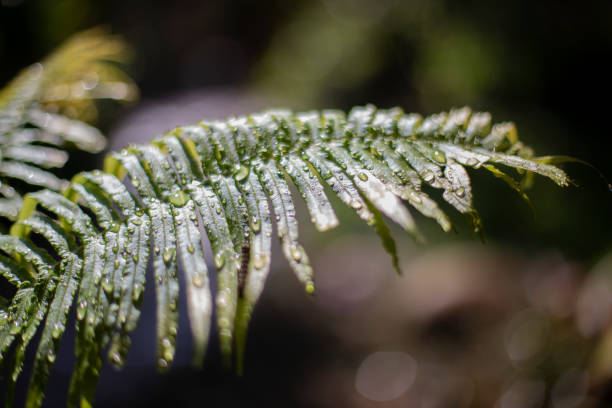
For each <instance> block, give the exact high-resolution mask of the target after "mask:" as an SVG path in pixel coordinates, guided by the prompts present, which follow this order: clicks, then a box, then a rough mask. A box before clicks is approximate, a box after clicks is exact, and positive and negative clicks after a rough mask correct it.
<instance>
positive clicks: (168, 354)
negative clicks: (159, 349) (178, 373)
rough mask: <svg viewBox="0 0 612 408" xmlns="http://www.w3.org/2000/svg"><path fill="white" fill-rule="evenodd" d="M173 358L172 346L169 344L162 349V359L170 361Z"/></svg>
mask: <svg viewBox="0 0 612 408" xmlns="http://www.w3.org/2000/svg"><path fill="white" fill-rule="evenodd" d="M173 358H174V347H172V346H169V347H167V348H166V349H165V350H164V360H166V361H172V359H173Z"/></svg>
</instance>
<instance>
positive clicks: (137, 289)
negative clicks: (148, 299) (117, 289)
mask: <svg viewBox="0 0 612 408" xmlns="http://www.w3.org/2000/svg"><path fill="white" fill-rule="evenodd" d="M143 292H144V287H143V286H142V285H141V284H139V283H137V284H135V285H134V291H133V292H132V301H134V302H140V300H142V294H143Z"/></svg>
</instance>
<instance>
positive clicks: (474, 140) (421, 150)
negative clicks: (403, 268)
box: [0, 37, 569, 407]
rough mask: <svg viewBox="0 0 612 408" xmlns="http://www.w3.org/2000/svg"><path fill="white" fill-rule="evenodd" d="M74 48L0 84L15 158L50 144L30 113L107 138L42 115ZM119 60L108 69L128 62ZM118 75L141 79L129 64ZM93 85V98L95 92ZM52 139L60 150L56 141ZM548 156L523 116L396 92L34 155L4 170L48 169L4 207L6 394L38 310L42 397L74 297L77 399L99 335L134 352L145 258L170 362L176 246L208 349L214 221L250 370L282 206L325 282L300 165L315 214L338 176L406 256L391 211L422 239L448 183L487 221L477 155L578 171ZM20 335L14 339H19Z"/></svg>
mask: <svg viewBox="0 0 612 408" xmlns="http://www.w3.org/2000/svg"><path fill="white" fill-rule="evenodd" d="M85 38H87V37H85ZM74 53H75V51H74V50H71V51H70V52H66V53H65V54H64V58H61V57H60V56H61V55H62V53H61V52H60V54H58V56H56V57H51V59H50V60H49V62H45V63H43V64H42V67H44V70H43V71H42V74H41V73H40V72H38V73H37V71H40V70H41V68H40V66H35V67H33V68H30V69H28V70H26V71H24V73H23V74H21V76H20V77H19V78H18V79H17V80H16V81H15V82H13V83H12V84H11V85H10V86H9V88H7V90H5V91H3V93H2V94H1V97H0V115H2V118H8V119H6V120H3V121H2V125H1V126H2V127H0V137H1V138H2V139H0V140H1V141H2V145H1V147H0V148H1V149H2V153H3V155H2V162H0V168H1V169H6V168H7V166H6V163H8V161H7V160H5V158H9V157H10V158H11V161H10V163H14V164H13V165H14V166H15V165H19V166H25V164H23V163H22V161H24V159H26V158H25V157H23V156H17V155H15V154H13V155H12V156H10V155H7V154H6V152H7V151H9V152H10V151H11V150H10V148H11V146H13V145H16V144H17V145H25V146H26V147H28V148H29V153H30V154H29V155H28V157H27V159H28V160H30V161H32V160H38V159H40V158H42V157H43V156H44V155H43V154H42V152H43V151H42V150H41V148H39V147H37V146H35V145H32V144H31V143H29V142H27V143H24V142H22V140H24V139H23V138H22V134H24V133H26V132H28V131H30V129H35V130H36V129H39V130H40V132H36V133H40V134H43V135H46V134H52V135H56V136H57V137H59V139H58V140H59V141H60V142H58V143H56V144H57V145H59V146H62V145H63V142H64V141H72V142H75V144H76V145H77V147H81V148H85V149H88V150H99V148H100V147H101V144H100V136H99V134H98V132H97V131H96V130H94V129H93V128H91V127H83V126H84V125H83V124H82V123H81V122H66V123H70V124H71V126H69V127H68V128H74V127H77V128H79V129H85V131H83V132H81V133H79V135H84V137H85V139H84V140H86V141H87V143H79V142H77V141H76V140H75V139H74V137H72V138H71V133H70V132H58V131H57V128H55V127H54V126H53V125H52V124H53V123H56V122H54V121H60V122H61V121H67V120H68V119H66V118H65V117H59V116H57V117H56V116H49V117H50V118H52V119H53V120H51V121H44V122H40V121H36V120H35V119H32V113H31V112H42V111H41V110H40V109H41V108H39V106H40V105H41V104H44V103H45V102H46V100H45V97H44V95H47V92H48V91H49V89H53V87H54V86H56V85H55V84H57V83H60V84H61V83H63V81H64V79H62V76H61V75H59V74H57V72H64V69H66V70H67V71H68V72H69V73H70V76H69V78H71V79H74V78H73V77H72V72H73V71H71V70H72V69H73V68H70V66H66V65H65V63H66V61H67V60H66V59H65V58H68V57H67V56H73V55H75V54H74ZM77 54H78V53H77ZM113 55H116V54H114V53H110V52H109V53H102V54H97V53H93V54H91V55H89V57H88V58H89V59H88V60H87V61H88V62H89V64H92V63H93V64H94V67H91V66H90V65H88V64H85V65H83V66H82V67H78V69H77V68H74V70H75V72H76V71H78V72H80V73H79V74H78V75H80V76H77V77H76V78H79V79H78V81H81V82H82V81H84V79H83V78H85V77H83V75H88V72H92V70H93V72H107V71H105V70H106V68H104V69H103V70H102V71H100V70H98V63H97V62H94V61H98V60H99V59H109V58H110V59H117V58H112V56H113ZM103 66H104V67H107V66H108V65H107V64H105V65H103ZM48 67H56V68H54V69H51V68H48ZM112 67H113V69H112V72H111V74H112V75H110V76H111V77H119V78H123V77H122V74H120V73H119V71H117V70H116V68H114V66H112ZM98 75H100V74H98ZM58 78H59V79H58ZM100 78H101V77H100ZM121 83H123V84H124V85H125V84H127V85H125V86H129V82H127V81H126V80H123V81H122V82H121ZM31 89H34V90H33V91H32V90H31ZM92 89H95V87H94V88H92ZM126 89H127V88H126ZM91 96H95V92H94V95H91ZM107 96H108V95H107ZM123 96H127V94H123ZM62 101H63V102H66V103H67V105H66V106H68V107H70V106H74V105H73V104H72V102H71V101H69V100H68V101H65V100H62ZM84 101H85V102H86V103H87V104H89V103H90V101H89V98H86V99H85V100H84ZM41 114H43V113H41ZM44 115H47V113H44ZM34 118H35V117H34ZM62 123H63V122H62ZM50 124H51V125H50ZM32 140H35V141H36V142H37V143H51V142H49V139H43V138H36V139H32ZM52 144H53V143H52ZM46 151H47V150H45V152H46ZM53 152H55V153H56V154H57V155H62V157H64V156H63V154H64V153H62V151H61V150H59V149H55V150H53ZM549 160H550V158H541V159H538V158H537V157H534V155H533V152H532V151H531V150H530V149H529V148H528V147H526V146H524V145H523V144H522V143H521V142H520V141H519V140H518V137H517V132H516V129H515V127H514V125H513V124H512V123H500V124H495V125H492V124H491V116H490V115H489V114H488V113H479V112H472V111H471V110H470V109H468V108H461V109H454V110H451V111H450V112H448V113H444V112H443V113H440V114H436V115H431V116H428V117H426V118H422V117H421V116H419V115H417V114H405V113H404V112H403V111H402V110H401V109H399V108H393V109H388V110H380V109H377V108H375V107H374V106H371V105H368V106H365V107H356V108H353V109H352V110H351V112H350V113H349V114H348V115H345V114H344V113H342V112H339V111H321V112H306V113H292V112H289V111H282V110H279V111H267V112H263V113H259V114H253V115H248V116H244V117H236V118H230V119H228V120H226V121H214V122H200V123H199V124H197V125H193V126H185V127H179V128H176V129H174V130H173V131H171V132H168V133H167V134H165V135H163V136H161V137H158V138H157V139H155V140H154V141H153V142H152V143H151V144H150V145H145V146H131V147H129V148H127V149H125V150H123V151H121V152H119V153H111V154H109V155H108V156H107V157H106V159H105V163H104V171H93V172H83V173H79V174H77V175H75V176H74V177H73V178H72V180H71V181H70V182H66V181H63V180H60V179H57V180H58V181H57V182H54V183H51V184H50V183H49V181H48V180H50V179H49V177H55V176H50V175H49V173H46V172H45V173H43V172H40V171H39V170H35V169H31V170H29V171H30V173H29V174H28V176H27V177H25V176H20V174H21V173H17V172H9V171H7V170H3V171H2V176H3V177H4V178H5V180H8V179H10V178H17V179H22V180H24V179H25V180H26V181H28V184H31V185H44V186H47V187H50V188H48V189H44V190H41V191H36V192H32V193H29V194H27V195H25V197H24V198H23V202H21V201H10V200H11V199H13V197H17V198H16V199H15V200H21V198H20V195H18V193H17V192H16V191H17V190H16V189H15V188H14V187H12V185H11V184H3V186H8V188H9V189H12V190H11V191H15V195H14V196H7V199H6V201H5V203H6V204H5V205H6V206H7V208H9V209H10V211H8V210H7V211H5V212H4V214H5V215H6V216H8V218H9V219H10V220H11V221H14V223H13V224H12V226H11V228H10V234H9V235H2V236H0V251H2V254H1V255H0V272H1V273H2V276H3V277H4V278H5V279H6V280H7V281H8V282H10V283H11V284H12V285H13V286H14V287H15V290H16V292H15V295H14V296H13V297H12V299H10V300H9V299H0V300H1V301H2V302H1V306H2V308H1V309H0V325H1V326H0V327H1V329H0V357H1V360H2V361H3V360H4V358H5V357H7V356H9V355H10V356H11V363H10V364H11V366H10V372H11V376H10V377H9V378H8V379H7V382H8V387H9V391H8V392H7V397H8V402H9V403H10V401H11V398H12V387H13V386H14V383H15V381H16V380H17V378H18V376H19V374H20V372H21V369H22V365H23V359H24V355H25V350H26V347H27V346H28V344H29V342H30V341H31V339H32V338H33V336H34V334H35V333H36V331H37V330H38V329H39V327H42V337H41V340H40V343H39V344H38V349H37V352H36V359H35V362H34V371H33V375H32V379H31V381H30V386H29V390H28V396H27V405H28V406H32V407H34V406H40V405H41V403H42V399H43V392H44V388H45V384H46V380H47V377H48V375H49V372H50V369H51V366H52V365H53V363H54V360H55V356H56V353H57V348H58V344H59V341H60V339H61V337H62V334H63V332H64V330H65V325H66V319H67V315H68V311H69V310H70V308H71V307H72V305H73V303H74V304H76V306H75V307H76V315H77V319H78V322H77V339H76V350H75V352H76V356H77V361H76V365H75V369H74V372H73V377H72V383H71V387H70V391H69V404H70V405H72V406H74V405H78V404H81V405H82V406H90V405H91V404H92V403H93V399H94V394H95V386H96V382H97V378H98V375H99V370H100V368H101V364H102V353H103V352H104V351H105V350H106V349H108V357H109V360H110V362H111V364H113V365H115V366H119V367H120V366H121V365H122V364H123V362H124V360H125V355H126V353H127V352H128V349H129V347H130V339H129V333H130V332H131V331H133V330H134V328H135V327H136V325H137V323H138V319H139V315H140V305H141V302H142V296H143V291H144V289H145V272H146V268H147V264H148V262H149V260H151V261H152V265H153V270H154V276H155V282H154V284H155V290H156V297H157V358H158V367H159V369H160V370H164V369H167V368H168V367H169V365H170V364H171V362H172V360H173V357H174V344H175V340H176V333H177V325H178V323H177V319H178V316H177V314H178V312H177V302H178V298H179V279H178V273H179V267H178V263H179V261H180V263H181V264H182V268H180V270H182V271H183V273H184V274H185V282H186V294H187V302H188V311H189V319H190V323H191V328H192V334H193V338H194V353H193V354H194V362H195V364H199V363H201V361H202V359H203V356H204V353H205V350H206V345H207V339H208V334H209V330H210V321H211V318H212V301H213V295H212V294H211V288H210V286H209V279H208V271H207V266H206V262H205V260H204V253H203V247H202V240H203V239H205V238H208V240H209V241H210V243H211V247H212V251H213V255H214V263H215V268H216V270H217V273H218V287H217V290H216V294H215V296H214V297H215V302H216V307H217V309H216V310H217V315H216V322H217V325H218V327H219V332H220V345H221V350H222V353H223V355H224V356H225V359H226V362H227V363H228V364H231V361H232V350H233V349H234V348H235V349H236V364H237V369H238V370H239V371H240V370H241V369H242V367H241V364H242V358H243V353H244V344H245V341H246V331H247V325H248V322H249V319H250V316H251V313H252V310H253V307H254V306H255V304H256V302H257V300H258V298H259V295H260V293H261V291H262V289H263V286H264V284H265V280H266V277H267V274H268V271H269V267H270V255H271V254H270V251H271V239H272V230H273V219H275V223H276V229H277V232H278V236H279V238H280V241H281V246H282V248H283V253H284V255H285V257H286V258H287V260H288V262H289V264H290V266H291V268H292V269H293V271H294V272H295V274H296V276H297V278H298V279H299V280H300V281H301V282H302V283H303V284H304V286H305V290H306V292H307V293H313V292H314V283H313V276H312V268H311V267H310V264H309V259H308V256H307V254H306V252H305V250H304V249H303V247H302V246H301V245H300V243H299V241H298V223H297V220H296V218H295V210H294V203H293V197H292V195H291V192H290V190H289V182H291V183H293V184H294V185H295V186H296V187H297V189H298V191H299V192H300V194H301V196H302V198H303V199H304V200H305V202H306V206H307V208H308V211H309V213H310V216H311V217H312V218H311V220H312V222H313V224H314V225H315V227H316V228H317V229H318V230H320V231H325V230H328V229H331V228H334V227H335V226H336V225H338V219H337V217H336V215H335V213H334V210H333V208H332V205H331V203H330V202H329V200H328V198H327V196H326V195H327V194H328V193H329V192H330V191H331V192H332V193H333V194H334V195H336V196H337V197H338V198H339V199H340V200H341V201H342V202H344V203H345V204H346V205H348V206H349V207H351V208H352V209H353V210H355V212H356V213H357V214H358V216H359V217H360V218H361V219H363V220H364V221H365V222H366V223H368V224H369V225H371V226H373V227H374V229H375V230H376V232H377V233H378V234H379V235H380V237H381V239H382V242H383V245H384V247H385V249H386V250H387V251H388V252H389V253H390V254H391V257H392V260H393V263H394V265H395V266H396V267H397V264H398V261H397V256H396V253H395V251H396V250H395V243H394V241H393V239H392V237H391V235H390V233H389V230H388V228H387V226H386V225H385V223H384V220H383V217H382V216H383V215H385V216H387V217H388V218H390V219H391V220H393V221H394V222H396V223H397V224H399V225H400V226H401V227H402V228H403V229H405V230H406V231H407V232H408V233H409V234H411V235H412V236H413V237H414V238H415V239H417V240H421V235H420V233H419V231H418V229H417V226H416V224H415V222H414V220H413V218H412V216H411V215H410V212H409V209H408V208H407V207H406V206H404V204H403V203H402V201H405V202H407V203H408V204H409V205H410V207H412V208H413V209H416V210H417V211H419V212H421V213H422V214H423V215H425V216H427V217H430V218H433V219H434V220H436V222H438V224H440V226H441V228H442V229H443V230H445V231H449V230H450V229H451V227H452V226H451V222H450V220H449V218H448V217H447V215H446V214H445V213H444V211H443V210H442V209H441V208H440V207H439V206H438V203H437V202H436V200H434V199H432V198H431V197H430V196H429V194H428V193H427V192H426V191H425V190H424V189H423V188H422V187H423V186H428V187H431V188H433V189H438V190H441V192H442V198H443V200H444V201H446V202H447V203H448V204H450V205H451V206H452V207H454V208H455V209H456V210H457V211H459V212H460V213H463V214H466V215H467V216H468V217H469V219H470V220H471V222H472V225H473V228H474V230H475V231H480V228H481V227H480V220H479V217H478V214H477V212H476V210H475V208H474V206H473V204H472V189H471V185H470V179H469V176H468V173H467V171H466V167H469V168H474V169H485V170H486V171H488V172H490V173H492V174H493V175H494V176H496V177H500V178H502V179H503V180H504V181H506V182H507V183H508V184H509V185H510V186H511V187H512V188H514V189H515V190H516V191H518V192H519V193H520V194H521V196H522V197H524V198H525V199H526V198H527V196H526V195H525V194H524V192H523V190H522V188H521V184H520V183H519V182H518V181H517V180H516V179H515V178H514V177H512V176H511V175H510V174H508V173H506V168H508V169H516V170H518V171H519V173H523V174H526V175H532V174H533V173H536V174H540V175H543V176H545V177H548V178H550V179H552V180H553V181H555V182H556V183H557V184H559V185H561V186H566V185H568V183H569V180H568V177H567V176H566V174H565V173H564V172H563V171H562V170H560V169H558V168H557V167H554V166H552V165H550V164H547V162H548V161H549ZM64 161H65V160H64ZM34 163H37V164H39V165H41V166H43V167H44V166H50V165H51V164H53V163H50V162H48V161H44V160H40V161H34ZM54 163H55V164H57V165H60V164H63V161H61V163H60V161H56V162H54ZM9 168H10V166H9ZM28 169H29V168H28ZM43 177H46V179H43ZM55 179H56V178H54V179H53V180H55ZM3 183H5V181H4V180H3ZM325 185H327V186H328V187H329V188H326V187H325ZM17 208H20V210H19V212H18V214H17V211H16V209H17ZM204 234H205V235H204ZM11 348H13V352H12V353H8V352H9V349H11Z"/></svg>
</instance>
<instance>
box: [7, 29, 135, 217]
mask: <svg viewBox="0 0 612 408" xmlns="http://www.w3.org/2000/svg"><path fill="white" fill-rule="evenodd" d="M127 57H128V53H127V48H126V46H125V45H124V44H123V42H122V41H121V40H120V39H118V38H117V37H113V36H110V35H109V34H108V33H106V32H105V31H104V30H101V29H93V30H89V31H86V32H83V33H80V34H77V35H76V36H74V37H73V38H72V39H70V40H69V41H68V42H67V43H66V44H65V45H64V46H63V47H61V48H60V49H58V50H56V51H55V52H54V53H53V54H51V55H50V56H49V57H48V58H47V59H45V60H44V61H42V62H41V63H37V64H34V65H32V66H30V67H28V68H26V69H24V70H23V71H22V72H21V73H19V74H18V75H17V77H16V78H15V79H14V80H13V81H11V82H10V83H9V84H8V85H7V86H6V87H5V88H3V89H1V90H0V181H1V185H2V189H0V216H2V217H6V218H8V219H9V220H10V221H14V220H15V218H16V216H17V213H18V211H15V209H16V208H19V207H20V205H21V195H22V194H23V193H25V192H27V190H28V189H29V190H32V188H34V189H35V188H37V187H46V188H50V189H53V190H55V191H61V190H62V189H64V188H66V185H67V183H66V182H65V181H64V180H61V179H59V178H58V177H56V176H55V175H54V174H53V173H52V171H51V170H52V169H54V168H60V167H63V166H64V165H65V163H66V162H67V160H68V153H67V150H71V149H73V148H76V149H79V150H83V151H86V152H90V153H97V152H100V151H102V150H103V149H104V147H105V146H106V139H105V138H104V136H103V135H102V133H100V131H99V130H98V129H96V128H94V127H92V126H90V125H88V124H86V123H85V122H84V121H94V120H95V119H96V117H97V110H96V107H95V104H94V102H93V101H94V100H96V99H101V98H104V99H108V98H110V99H116V100H121V101H125V100H133V99H134V98H135V97H136V91H135V89H136V88H135V86H134V85H133V83H132V82H131V80H130V79H129V78H127V76H126V75H125V74H124V73H123V72H122V71H121V70H120V69H119V68H118V66H116V65H113V64H112V63H122V62H125V61H126V59H127ZM15 180H18V181H19V183H15ZM28 186H31V187H28Z"/></svg>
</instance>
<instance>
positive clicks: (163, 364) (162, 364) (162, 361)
mask: <svg viewBox="0 0 612 408" xmlns="http://www.w3.org/2000/svg"><path fill="white" fill-rule="evenodd" d="M157 368H159V369H160V370H165V369H167V368H168V361H166V360H165V359H163V358H160V359H159V360H157Z"/></svg>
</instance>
